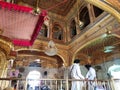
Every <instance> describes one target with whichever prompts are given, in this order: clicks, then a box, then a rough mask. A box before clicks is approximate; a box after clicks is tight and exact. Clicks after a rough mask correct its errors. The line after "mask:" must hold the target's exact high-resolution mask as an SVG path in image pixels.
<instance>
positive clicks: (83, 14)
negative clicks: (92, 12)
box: [79, 7, 90, 30]
mask: <svg viewBox="0 0 120 90" xmlns="http://www.w3.org/2000/svg"><path fill="white" fill-rule="evenodd" d="M79 21H80V23H81V24H82V25H81V26H80V29H81V30H82V29H84V28H85V27H86V26H87V25H88V24H90V17H89V12H88V9H87V7H84V8H83V9H82V10H81V11H80V13H79Z"/></svg>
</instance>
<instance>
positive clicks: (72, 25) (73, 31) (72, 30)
mask: <svg viewBox="0 0 120 90" xmlns="http://www.w3.org/2000/svg"><path fill="white" fill-rule="evenodd" d="M76 34H77V29H76V21H75V19H72V20H71V21H70V37H71V38H73V37H74V36H75V35H76Z"/></svg>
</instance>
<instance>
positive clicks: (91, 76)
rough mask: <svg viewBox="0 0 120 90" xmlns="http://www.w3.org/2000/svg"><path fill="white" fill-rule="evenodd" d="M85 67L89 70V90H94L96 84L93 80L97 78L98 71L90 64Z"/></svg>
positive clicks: (87, 77) (87, 75)
mask: <svg viewBox="0 0 120 90" xmlns="http://www.w3.org/2000/svg"><path fill="white" fill-rule="evenodd" d="M85 67H86V68H87V69H88V72H87V74H86V79H87V80H89V81H88V90H94V82H93V81H92V80H95V78H96V71H95V69H94V68H93V67H92V66H91V65H89V64H87V65H85Z"/></svg>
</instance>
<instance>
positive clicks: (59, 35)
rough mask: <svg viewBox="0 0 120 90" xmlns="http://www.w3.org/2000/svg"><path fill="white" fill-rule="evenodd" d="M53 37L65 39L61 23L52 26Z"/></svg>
mask: <svg viewBox="0 0 120 90" xmlns="http://www.w3.org/2000/svg"><path fill="white" fill-rule="evenodd" d="M52 30H53V38H54V39H57V40H63V30H62V28H61V27H60V25H59V24H55V25H54V26H53V28H52Z"/></svg>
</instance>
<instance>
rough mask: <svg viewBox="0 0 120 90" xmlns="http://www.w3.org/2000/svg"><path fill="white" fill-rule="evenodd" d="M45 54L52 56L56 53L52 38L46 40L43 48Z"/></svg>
mask: <svg viewBox="0 0 120 90" xmlns="http://www.w3.org/2000/svg"><path fill="white" fill-rule="evenodd" d="M45 54H46V55H48V56H54V55H56V54H57V48H56V46H55V43H54V42H53V41H52V40H50V41H49V42H48V46H47V47H46V48H45Z"/></svg>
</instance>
